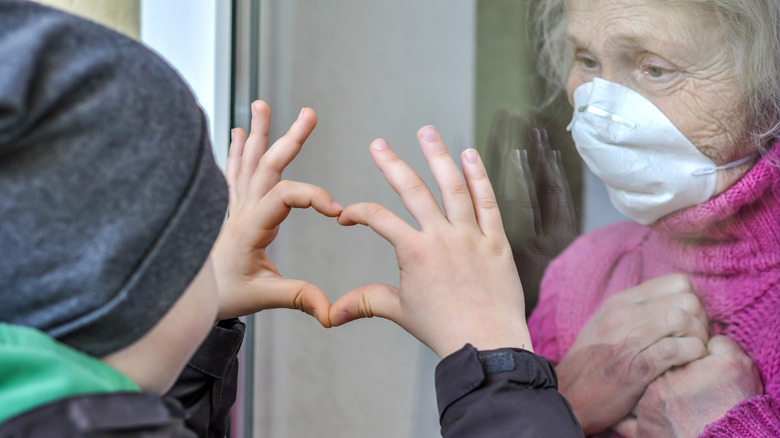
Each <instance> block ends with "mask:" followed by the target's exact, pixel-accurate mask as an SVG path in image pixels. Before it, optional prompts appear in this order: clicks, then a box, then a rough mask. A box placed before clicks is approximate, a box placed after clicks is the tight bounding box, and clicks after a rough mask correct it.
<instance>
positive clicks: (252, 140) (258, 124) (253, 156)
mask: <svg viewBox="0 0 780 438" xmlns="http://www.w3.org/2000/svg"><path fill="white" fill-rule="evenodd" d="M270 126H271V108H270V107H269V106H268V104H267V103H265V102H263V101H262V100H256V101H254V102H252V122H251V129H250V131H249V137H248V138H247V139H246V144H245V145H244V151H243V154H242V155H241V170H240V172H239V175H238V191H239V199H244V198H245V197H246V196H251V195H250V193H249V184H250V182H251V181H252V178H253V177H254V174H255V171H256V170H257V165H258V163H259V162H260V157H262V156H263V154H264V153H265V151H266V149H268V132H269V129H270ZM242 191H243V192H244V193H243V194H242Z"/></svg>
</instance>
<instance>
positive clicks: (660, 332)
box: [628, 294, 710, 344]
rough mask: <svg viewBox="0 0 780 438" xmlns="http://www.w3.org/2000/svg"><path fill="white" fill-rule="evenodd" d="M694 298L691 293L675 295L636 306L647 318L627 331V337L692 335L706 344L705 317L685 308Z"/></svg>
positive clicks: (655, 338)
mask: <svg viewBox="0 0 780 438" xmlns="http://www.w3.org/2000/svg"><path fill="white" fill-rule="evenodd" d="M694 299H696V298H695V297H692V296H691V294H685V295H676V296H670V297H664V298H663V299H660V300H658V301H656V302H653V303H652V304H648V305H647V306H643V307H640V308H637V309H636V310H638V311H640V312H641V313H644V314H646V315H647V316H640V317H644V318H647V319H646V320H645V321H643V322H642V323H641V324H638V325H636V326H635V327H634V328H633V329H632V330H631V331H629V332H628V337H629V338H631V337H635V338H647V339H648V341H649V342H655V341H656V340H658V339H661V338H663V337H666V336H678V337H681V336H692V337H695V338H699V339H700V340H701V341H702V343H704V344H706V343H707V341H708V339H709V337H710V336H709V327H708V325H707V320H706V317H705V318H704V319H702V317H701V315H699V314H698V313H696V312H693V311H691V310H690V309H686V307H689V305H688V303H689V302H691V301H692V300H694ZM678 303H679V304H678Z"/></svg>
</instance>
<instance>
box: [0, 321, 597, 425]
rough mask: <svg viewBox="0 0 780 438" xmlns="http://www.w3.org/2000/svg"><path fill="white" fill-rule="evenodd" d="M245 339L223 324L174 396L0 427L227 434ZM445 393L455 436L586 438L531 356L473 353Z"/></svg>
mask: <svg viewBox="0 0 780 438" xmlns="http://www.w3.org/2000/svg"><path fill="white" fill-rule="evenodd" d="M243 336H244V324H243V323H241V322H240V321H238V320H237V319H232V320H227V321H222V322H220V323H219V324H218V325H217V326H216V327H215V328H214V329H213V330H212V331H211V333H210V334H209V336H208V338H206V340H205V341H204V343H203V345H202V346H201V347H200V349H199V350H198V351H197V352H196V353H195V356H194V357H193V358H192V360H191V361H190V363H189V364H188V365H187V367H186V368H185V370H184V371H183V372H182V374H181V376H180V377H179V380H178V381H177V382H176V384H175V385H174V387H173V388H172V389H171V390H170V392H169V393H168V394H166V395H165V397H158V396H155V395H152V394H145V393H138V392H118V393H108V394H97V395H85V396H77V397H71V398H67V399H63V400H59V401H56V402H53V403H49V404H47V405H44V406H41V407H39V408H36V409H33V410H30V411H28V412H25V413H23V414H21V415H18V416H16V417H14V418H11V419H10V420H8V421H6V422H4V423H2V424H0V438H12V437H13V438H52V437H79V438H81V437H84V438H86V437H89V438H109V437H111V438H115V437H126V438H163V437H164V438H193V437H208V438H222V437H225V436H226V435H227V433H228V429H229V420H230V408H231V406H232V405H233V403H234V402H235V398H236V389H237V369H238V368H237V367H238V362H237V359H236V355H237V353H238V349H239V347H240V346H241V342H242V340H243ZM436 395H437V399H438V404H439V413H440V422H441V427H442V435H443V436H444V437H445V438H480V437H491V438H493V437H496V438H500V437H513V438H517V437H555V438H569V437H582V436H583V433H582V430H581V429H580V427H579V426H578V424H577V421H576V419H575V417H574V415H573V414H572V412H571V409H570V407H569V405H568V403H567V402H566V400H565V399H564V398H563V396H561V395H560V393H558V391H557V380H556V375H555V371H554V370H553V368H552V366H550V364H549V362H547V360H545V359H544V358H542V357H540V356H536V355H534V354H533V353H529V352H527V351H525V350H514V349H502V350H495V351H486V352H479V351H477V350H475V349H474V348H473V347H471V346H470V345H467V346H465V347H464V348H463V349H461V350H459V351H458V352H456V353H454V354H452V355H450V356H448V357H447V358H445V359H444V360H442V361H441V363H440V364H439V366H438V367H437V368H436Z"/></svg>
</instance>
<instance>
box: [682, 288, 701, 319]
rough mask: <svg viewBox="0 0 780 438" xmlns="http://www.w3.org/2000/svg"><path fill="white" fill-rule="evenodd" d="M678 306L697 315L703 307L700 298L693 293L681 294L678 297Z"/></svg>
mask: <svg viewBox="0 0 780 438" xmlns="http://www.w3.org/2000/svg"><path fill="white" fill-rule="evenodd" d="M677 306H678V307H679V308H680V309H682V310H684V311H685V312H687V313H689V314H691V315H695V314H696V313H698V312H699V310H700V309H701V303H700V302H699V298H698V297H697V296H696V295H694V294H691V293H686V294H683V295H681V296H680V297H679V299H678V302H677Z"/></svg>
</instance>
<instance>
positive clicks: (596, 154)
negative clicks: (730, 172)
mask: <svg viewBox="0 0 780 438" xmlns="http://www.w3.org/2000/svg"><path fill="white" fill-rule="evenodd" d="M566 129H568V130H569V131H571V133H572V137H573V138H574V143H575V144H576V145H577V150H578V151H579V153H580V155H581V156H582V158H583V160H585V164H587V165H588V168H590V170H591V171H592V172H593V173H594V174H596V176H598V177H599V178H600V179H601V180H602V181H604V184H606V185H607V191H608V192H609V197H610V199H611V200H612V204H613V205H614V206H615V208H617V209H618V211H620V212H621V213H623V214H625V215H626V216H629V217H631V218H633V219H634V220H636V221H637V222H639V223H642V224H645V225H647V224H651V223H653V222H655V221H656V220H658V219H660V218H661V217H663V216H665V215H667V214H669V213H671V212H674V211H677V210H680V209H682V208H686V207H690V206H693V205H696V204H700V203H702V202H704V201H706V200H708V199H709V198H711V197H712V196H713V194H714V193H715V185H716V183H717V181H718V174H717V171H718V170H719V169H728V168H731V167H735V166H739V165H740V164H743V163H746V162H748V161H750V160H752V159H753V158H754V157H755V155H750V156H747V157H745V158H743V159H740V160H737V161H734V162H732V163H728V164H724V165H722V166H718V165H716V164H715V163H714V162H713V161H712V160H711V159H710V158H709V157H707V156H706V155H704V154H702V153H701V152H700V151H699V150H698V149H697V148H696V146H694V145H693V143H691V142H690V141H689V140H688V139H687V138H685V136H684V135H683V134H682V132H680V131H679V130H678V129H677V128H676V127H675V126H674V124H672V122H671V120H669V119H668V118H667V117H666V116H665V115H664V113H662V112H661V110H660V109H658V107H656V106H655V105H653V103H652V102H650V101H649V100H647V99H645V98H644V97H642V95H640V94H639V93H637V92H635V91H633V90H631V89H630V88H626V87H624V86H622V85H620V84H616V83H614V82H609V81H606V80H604V79H599V78H595V79H593V82H588V83H585V84H582V85H580V86H579V87H577V89H576V90H574V116H573V118H572V121H571V123H570V124H569V126H568V127H567V128H566Z"/></svg>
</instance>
